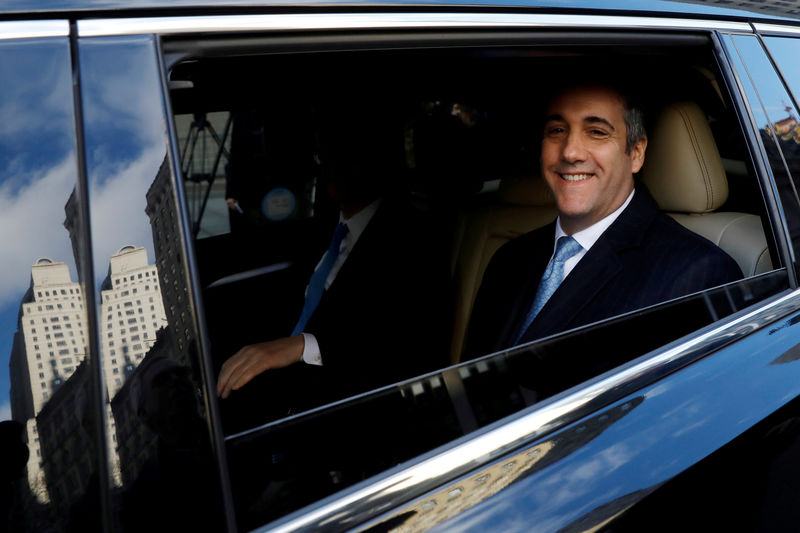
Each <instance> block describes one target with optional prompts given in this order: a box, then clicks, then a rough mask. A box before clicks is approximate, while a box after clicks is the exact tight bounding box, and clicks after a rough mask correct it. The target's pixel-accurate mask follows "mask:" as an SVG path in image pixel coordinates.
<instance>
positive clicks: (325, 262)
mask: <svg viewBox="0 0 800 533" xmlns="http://www.w3.org/2000/svg"><path fill="white" fill-rule="evenodd" d="M345 235H347V224H344V223H342V222H340V223H339V224H338V225H337V226H336V229H335V230H334V231H333V238H332V239H331V244H330V246H328V251H327V252H326V253H325V257H323V258H322V262H321V263H320V264H319V266H318V267H317V269H316V270H315V271H314V273H313V274H311V279H310V280H309V282H308V288H307V289H306V301H305V303H304V304H303V311H302V312H301V313H300V319H299V320H298V321H297V325H296V326H295V327H294V330H293V331H292V335H297V334H299V333H302V332H303V330H304V329H305V327H306V324H308V321H309V320H310V319H311V315H313V314H314V311H315V310H316V309H317V306H318V305H319V302H320V300H322V294H323V293H324V292H325V281H326V280H327V279H328V274H330V273H331V269H332V268H333V265H334V264H335V263H336V259H337V258H338V257H339V248H340V246H341V244H342V239H344V236H345Z"/></svg>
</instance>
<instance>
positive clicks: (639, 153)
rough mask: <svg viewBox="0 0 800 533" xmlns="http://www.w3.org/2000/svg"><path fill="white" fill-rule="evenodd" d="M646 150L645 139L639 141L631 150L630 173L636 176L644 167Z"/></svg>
mask: <svg viewBox="0 0 800 533" xmlns="http://www.w3.org/2000/svg"><path fill="white" fill-rule="evenodd" d="M646 150H647V137H645V138H644V139H641V140H639V142H637V143H636V144H634V145H633V148H631V173H633V174H636V173H637V172H639V171H640V170H641V169H642V166H643V165H644V153H645V151H646Z"/></svg>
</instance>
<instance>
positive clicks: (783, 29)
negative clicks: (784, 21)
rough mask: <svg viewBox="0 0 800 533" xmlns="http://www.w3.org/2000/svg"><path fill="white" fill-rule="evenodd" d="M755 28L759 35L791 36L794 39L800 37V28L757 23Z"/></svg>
mask: <svg viewBox="0 0 800 533" xmlns="http://www.w3.org/2000/svg"><path fill="white" fill-rule="evenodd" d="M753 27H754V28H755V29H756V31H757V32H758V33H761V34H764V35H789V36H793V37H798V36H800V26H785V25H780V24H762V23H756V24H753Z"/></svg>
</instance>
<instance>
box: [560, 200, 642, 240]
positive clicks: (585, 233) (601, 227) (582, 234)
mask: <svg viewBox="0 0 800 533" xmlns="http://www.w3.org/2000/svg"><path fill="white" fill-rule="evenodd" d="M635 192H636V189H634V190H632V191H631V193H630V194H629V195H628V198H627V199H626V200H625V201H624V202H623V203H622V205H621V206H619V207H618V208H617V209H616V210H615V211H614V212H613V213H611V214H609V215H606V217H605V218H602V219H600V220H598V221H597V222H595V223H594V224H592V225H591V226H589V227H588V228H586V229H582V230H580V231H576V232H575V233H573V234H572V238H573V239H575V240H576V241H578V244H580V245H581V246H582V247H583V249H584V250H587V251H588V250H589V248H591V247H592V246H593V245H594V243H595V242H597V239H599V238H600V235H602V234H603V232H604V231H605V230H607V229H608V227H609V226H610V225H611V224H613V223H614V221H615V220H617V217H619V216H620V214H622V212H623V211H624V210H625V208H626V207H628V204H629V203H631V200H632V199H633V193H635ZM565 235H566V232H565V231H564V230H563V229H562V228H561V217H558V218H557V219H556V240H555V242H558V239H560V238H561V237H564V236H565ZM554 249H555V245H554Z"/></svg>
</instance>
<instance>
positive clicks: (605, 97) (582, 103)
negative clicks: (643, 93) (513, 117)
mask: <svg viewBox="0 0 800 533" xmlns="http://www.w3.org/2000/svg"><path fill="white" fill-rule="evenodd" d="M623 113H624V109H623V104H622V99H621V97H620V96H619V95H618V94H617V93H616V92H614V91H613V90H612V89H609V88H605V87H579V88H573V89H569V90H567V91H565V92H563V93H561V94H560V95H558V96H557V97H556V98H554V99H553V100H552V101H551V102H550V105H549V106H548V107H547V112H546V113H545V117H546V118H545V125H544V135H543V139H542V175H543V176H544V178H545V180H546V181H547V184H548V185H549V187H550V189H551V190H552V191H553V195H554V196H555V199H556V205H557V207H558V213H559V216H560V217H561V226H562V228H563V229H564V231H566V232H567V233H568V234H570V235H571V234H573V233H575V232H577V231H580V230H582V229H585V228H587V227H589V226H591V225H592V224H594V223H595V222H598V221H599V220H601V219H602V218H604V217H605V216H607V215H609V214H611V213H612V212H614V211H615V210H616V209H617V208H618V207H619V206H621V205H622V204H623V203H624V202H625V199H626V198H627V197H628V195H629V194H630V192H631V191H632V190H633V174H634V173H636V172H638V171H639V169H640V168H641V167H642V164H643V163H644V152H645V148H646V147H647V140H646V139H644V140H642V141H640V142H638V143H637V144H636V145H635V146H633V147H631V150H630V152H628V153H626V152H625V136H626V134H627V130H626V127H625V119H624V117H623Z"/></svg>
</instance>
